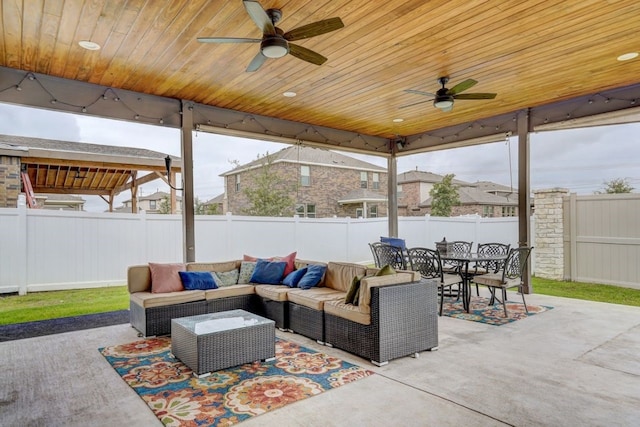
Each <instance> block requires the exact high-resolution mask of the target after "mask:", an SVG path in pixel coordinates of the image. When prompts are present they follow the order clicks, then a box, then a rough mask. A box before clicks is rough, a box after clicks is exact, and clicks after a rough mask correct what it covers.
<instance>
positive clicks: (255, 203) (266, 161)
mask: <svg viewBox="0 0 640 427" xmlns="http://www.w3.org/2000/svg"><path fill="white" fill-rule="evenodd" d="M258 158H259V159H262V166H261V167H259V168H256V169H254V170H253V171H252V172H253V177H252V178H253V179H252V180H251V183H252V184H251V185H250V186H248V187H247V188H245V189H244V190H243V193H244V195H245V196H247V199H249V203H250V207H249V208H247V209H243V210H242V213H244V214H245V215H252V216H292V215H293V201H292V199H291V197H290V196H289V194H290V192H291V191H288V190H287V188H286V186H285V181H284V180H283V179H282V178H280V176H278V174H277V173H276V172H275V171H273V169H272V164H271V160H270V158H269V153H267V154H265V155H264V156H262V157H260V156H258Z"/></svg>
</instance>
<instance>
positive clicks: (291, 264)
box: [273, 252, 298, 276]
mask: <svg viewBox="0 0 640 427" xmlns="http://www.w3.org/2000/svg"><path fill="white" fill-rule="evenodd" d="M297 254H298V252H291V253H290V254H289V255H287V256H282V257H278V256H277V257H274V258H273V259H274V261H284V262H286V263H287V266H286V267H285V269H284V275H285V276H286V275H287V274H289V273H291V272H292V271H293V270H295V269H296V255H297Z"/></svg>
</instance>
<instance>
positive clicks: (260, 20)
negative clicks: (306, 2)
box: [198, 0, 344, 72]
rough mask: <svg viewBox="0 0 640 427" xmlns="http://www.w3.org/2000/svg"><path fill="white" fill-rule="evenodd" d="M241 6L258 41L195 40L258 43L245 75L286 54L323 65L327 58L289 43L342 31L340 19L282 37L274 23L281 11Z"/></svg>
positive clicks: (248, 1)
mask: <svg viewBox="0 0 640 427" xmlns="http://www.w3.org/2000/svg"><path fill="white" fill-rule="evenodd" d="M242 3H243V4H244V8H245V10H246V11H247V13H248V14H249V17H250V18H251V19H252V20H253V22H255V23H256V25H257V26H258V28H260V30H261V31H262V38H261V39H250V38H239V37H198V41H199V42H203V43H260V51H259V52H258V54H257V55H256V56H255V57H254V58H253V60H252V61H251V62H250V63H249V66H248V67H247V71H248V72H251V71H256V70H257V69H258V68H260V66H262V64H264V62H265V61H266V60H267V58H282V57H283V56H285V55H286V54H288V53H290V54H291V55H293V56H295V57H296V58H299V59H302V60H303V61H307V62H310V63H312V64H316V65H322V64H324V63H325V61H326V60H327V58H325V57H324V56H322V55H320V54H319V53H316V52H314V51H312V50H309V49H307V48H304V47H302V46H298V45H296V44H293V43H290V42H292V41H296V40H302V39H307V38H310V37H314V36H318V35H320V34H325V33H329V32H331V31H335V30H338V29H340V28H342V27H344V24H343V23H342V20H341V19H340V18H329V19H324V20H322V21H317V22H314V23H312V24H307V25H303V26H301V27H298V28H296V29H293V30H291V31H287V32H286V33H285V32H283V31H282V30H281V29H280V28H278V27H276V23H277V22H278V21H279V20H280V18H282V11H281V10H280V9H267V10H264V8H263V7H262V6H261V5H260V3H258V2H257V1H253V0H243V1H242Z"/></svg>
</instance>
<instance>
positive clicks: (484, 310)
mask: <svg viewBox="0 0 640 427" xmlns="http://www.w3.org/2000/svg"><path fill="white" fill-rule="evenodd" d="M552 308H553V307H550V306H545V305H531V304H527V309H528V310H529V314H527V313H526V312H525V309H524V305H523V304H522V302H512V301H507V312H508V313H509V317H508V318H505V317H504V309H503V308H502V304H499V303H498V304H495V305H489V298H484V297H477V296H472V297H471V306H470V309H469V313H467V312H466V311H464V309H463V308H462V300H456V299H455V298H448V297H445V298H444V307H443V309H442V315H443V316H449V317H455V318H456V319H464V320H471V321H474V322H481V323H487V324H489V325H496V326H500V325H504V324H507V323H511V322H515V321H516V320H521V319H526V318H527V317H528V316H533V315H535V314H538V313H543V312H545V311H547V310H551V309H552Z"/></svg>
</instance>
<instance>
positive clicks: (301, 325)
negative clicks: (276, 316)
mask: <svg viewBox="0 0 640 427" xmlns="http://www.w3.org/2000/svg"><path fill="white" fill-rule="evenodd" d="M289 329H291V330H292V331H293V332H295V333H297V334H300V335H304V336H305V337H308V338H311V339H314V340H317V341H322V342H324V311H321V310H314V309H312V308H309V307H305V306H303V305H299V304H296V303H293V302H289Z"/></svg>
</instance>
